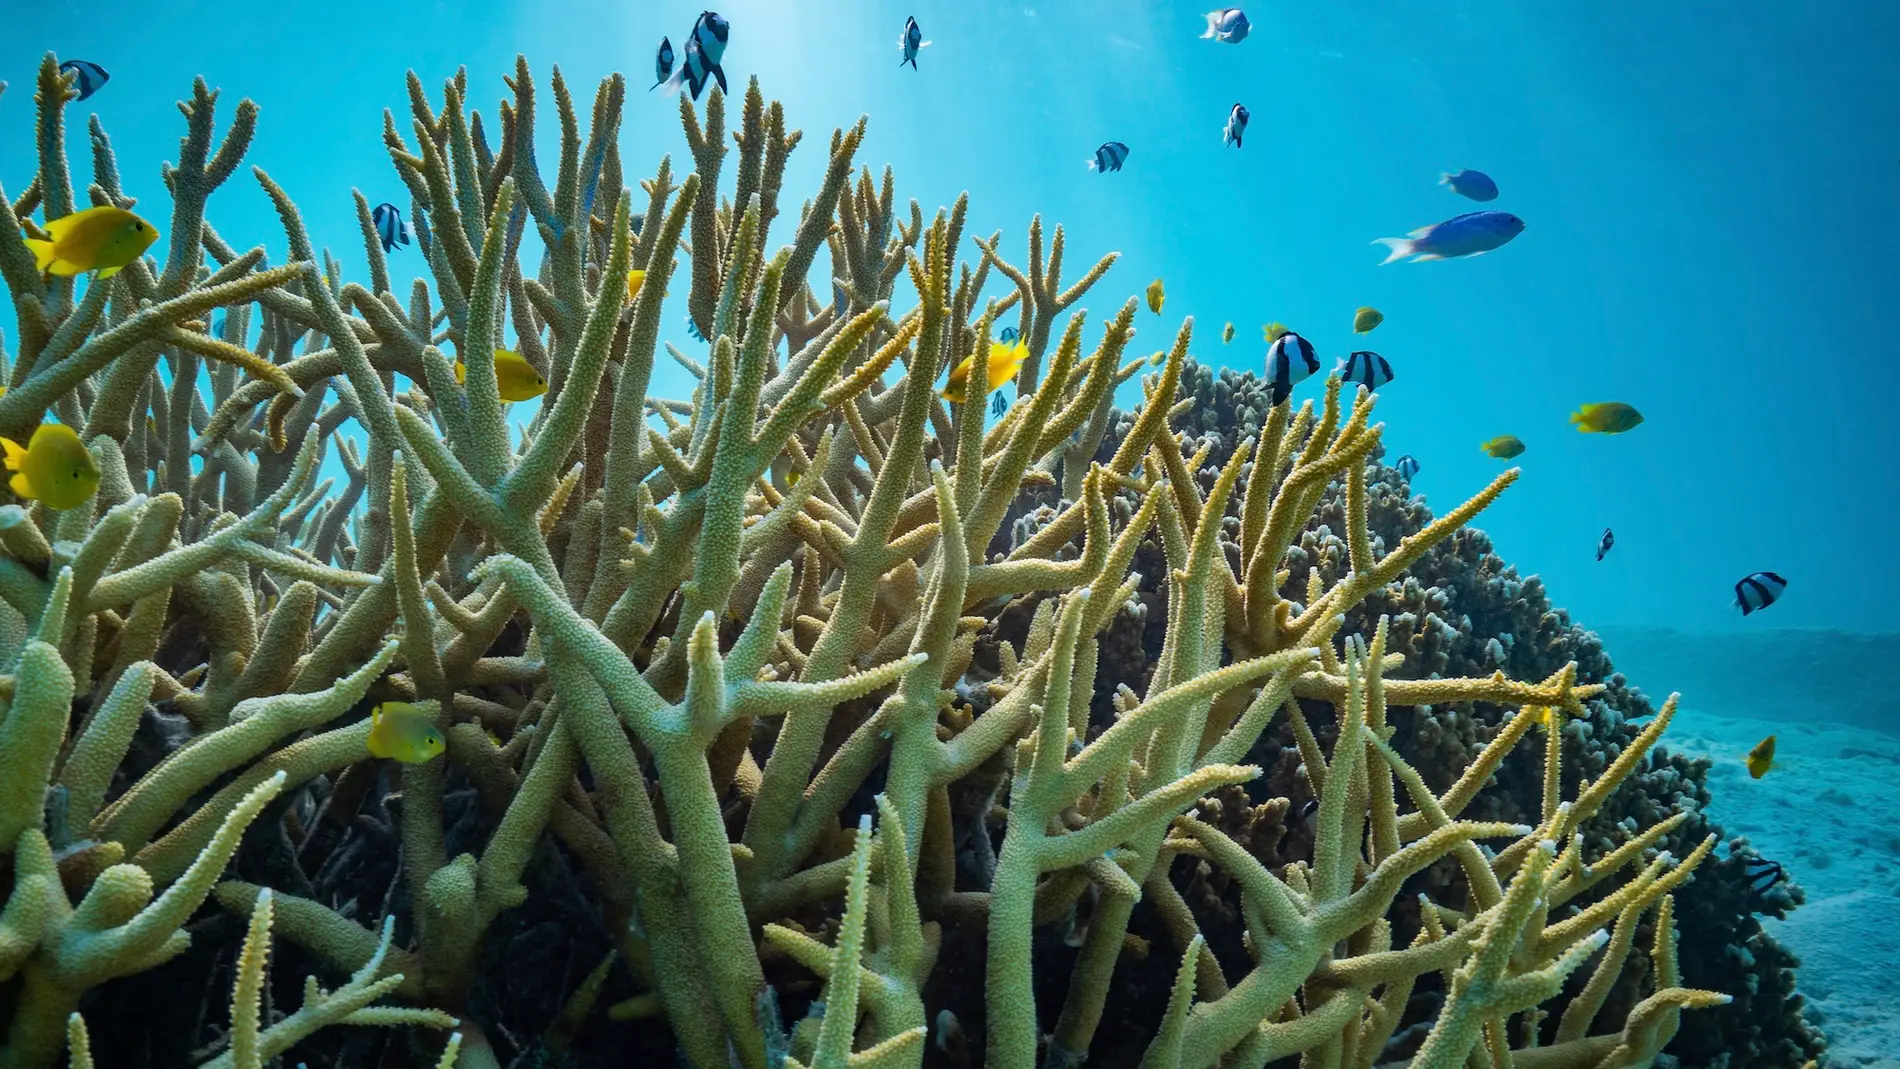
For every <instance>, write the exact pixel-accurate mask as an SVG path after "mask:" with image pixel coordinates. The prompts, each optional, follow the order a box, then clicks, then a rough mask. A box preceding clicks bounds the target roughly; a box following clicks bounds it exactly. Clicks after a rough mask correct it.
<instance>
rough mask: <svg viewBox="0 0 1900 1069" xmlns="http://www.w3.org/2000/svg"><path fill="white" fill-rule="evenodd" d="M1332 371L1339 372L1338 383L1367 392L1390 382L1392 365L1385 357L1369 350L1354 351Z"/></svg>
mask: <svg viewBox="0 0 1900 1069" xmlns="http://www.w3.org/2000/svg"><path fill="white" fill-rule="evenodd" d="M1333 370H1334V371H1337V372H1339V378H1340V381H1342V382H1349V383H1355V384H1357V385H1360V386H1364V387H1365V388H1366V389H1368V390H1376V389H1378V388H1379V387H1381V386H1384V385H1385V384H1386V383H1388V382H1391V381H1392V365H1391V364H1390V363H1388V362H1387V361H1386V359H1385V357H1383V356H1380V355H1379V354H1378V353H1375V352H1373V351H1371V350H1370V349H1359V350H1357V351H1355V352H1354V353H1353V354H1352V355H1351V356H1348V357H1347V358H1346V359H1344V360H1341V361H1340V362H1339V366H1338V367H1336V368H1334V369H1333Z"/></svg>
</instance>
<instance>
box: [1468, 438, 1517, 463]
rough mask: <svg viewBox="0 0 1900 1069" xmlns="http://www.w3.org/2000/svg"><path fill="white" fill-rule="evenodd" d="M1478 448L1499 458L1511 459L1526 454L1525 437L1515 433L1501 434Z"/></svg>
mask: <svg viewBox="0 0 1900 1069" xmlns="http://www.w3.org/2000/svg"><path fill="white" fill-rule="evenodd" d="M1478 448H1479V449H1482V450H1484V451H1485V453H1486V455H1488V456H1494V457H1496V458H1498V459H1499V460H1509V459H1511V458H1512V457H1521V456H1523V455H1524V442H1523V439H1521V438H1519V437H1517V436H1516V435H1514V434H1500V435H1498V436H1497V437H1496V438H1493V439H1491V440H1490V441H1488V442H1486V443H1484V444H1483V445H1481V446H1479V447H1478Z"/></svg>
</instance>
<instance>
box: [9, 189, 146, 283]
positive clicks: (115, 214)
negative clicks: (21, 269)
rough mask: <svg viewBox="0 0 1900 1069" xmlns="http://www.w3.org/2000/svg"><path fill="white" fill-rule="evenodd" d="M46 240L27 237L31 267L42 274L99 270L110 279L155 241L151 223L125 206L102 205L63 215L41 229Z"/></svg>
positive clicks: (74, 273) (69, 273)
mask: <svg viewBox="0 0 1900 1069" xmlns="http://www.w3.org/2000/svg"><path fill="white" fill-rule="evenodd" d="M43 229H44V230H45V231H46V234H47V237H46V239H44V240H43V239H40V238H27V239H26V247H27V248H29V249H32V250H33V262H34V266H36V267H38V268H39V270H40V272H41V273H42V274H53V275H78V274H83V273H84V272H87V271H97V272H99V277H100V278H111V277H112V276H113V275H116V274H118V273H119V269H120V268H122V267H124V266H125V265H126V264H129V263H131V262H132V261H134V260H136V259H138V258H139V257H141V256H143V255H145V250H146V249H149V248H151V247H152V242H154V241H157V240H158V230H157V228H156V227H154V226H152V224H150V223H148V222H146V221H145V220H143V219H140V218H139V217H138V216H136V215H133V214H132V213H131V212H128V211H126V210H125V209H124V208H114V207H111V206H109V205H108V206H101V207H98V208H87V209H86V210H85V211H83V212H74V213H72V214H71V215H62V216H60V217H59V218H58V219H55V220H53V221H52V222H50V223H47V224H46V226H45V227H44V228H43Z"/></svg>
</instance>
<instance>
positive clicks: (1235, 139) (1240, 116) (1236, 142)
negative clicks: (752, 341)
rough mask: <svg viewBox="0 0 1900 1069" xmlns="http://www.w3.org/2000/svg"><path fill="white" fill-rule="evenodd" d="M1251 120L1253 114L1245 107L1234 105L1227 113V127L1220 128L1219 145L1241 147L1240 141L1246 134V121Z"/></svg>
mask: <svg viewBox="0 0 1900 1069" xmlns="http://www.w3.org/2000/svg"><path fill="white" fill-rule="evenodd" d="M1251 118H1253V114H1252V113H1251V112H1249V111H1248V110H1247V105H1245V104H1235V105H1234V108H1233V110H1232V111H1230V112H1228V113H1227V125H1226V126H1224V127H1222V128H1221V132H1220V140H1221V144H1223V145H1232V146H1234V147H1235V148H1239V147H1241V146H1240V139H1241V137H1243V136H1244V135H1245V134H1246V133H1247V120H1248V119H1251Z"/></svg>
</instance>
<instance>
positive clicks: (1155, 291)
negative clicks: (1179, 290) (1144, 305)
mask: <svg viewBox="0 0 1900 1069" xmlns="http://www.w3.org/2000/svg"><path fill="white" fill-rule="evenodd" d="M1167 299H1168V291H1167V290H1166V289H1165V288H1163V287H1162V285H1161V280H1160V279H1158V278H1157V279H1155V280H1154V281H1153V282H1150V283H1148V310H1149V311H1150V312H1153V313H1154V314H1155V315H1160V314H1161V304H1162V302H1163V301H1166V300H1167Z"/></svg>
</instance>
